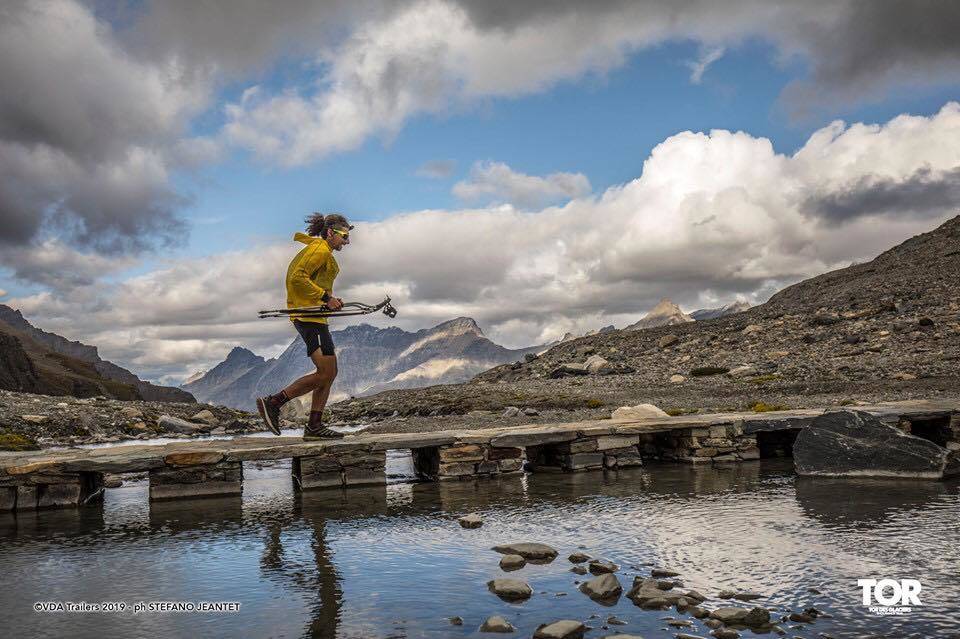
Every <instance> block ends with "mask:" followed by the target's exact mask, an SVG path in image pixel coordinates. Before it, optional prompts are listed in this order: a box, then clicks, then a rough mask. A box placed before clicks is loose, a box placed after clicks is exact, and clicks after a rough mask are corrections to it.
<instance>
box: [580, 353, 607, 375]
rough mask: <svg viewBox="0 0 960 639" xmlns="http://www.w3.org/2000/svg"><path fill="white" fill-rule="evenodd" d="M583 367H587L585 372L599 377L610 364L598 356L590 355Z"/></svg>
mask: <svg viewBox="0 0 960 639" xmlns="http://www.w3.org/2000/svg"><path fill="white" fill-rule="evenodd" d="M584 366H586V367H587V372H588V373H590V374H591V375H599V374H601V373H603V372H604V370H606V369H608V368H610V362H608V361H607V360H606V359H604V358H603V357H600V356H599V355H591V356H590V357H588V358H587V361H586V362H584Z"/></svg>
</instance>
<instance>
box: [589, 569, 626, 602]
mask: <svg viewBox="0 0 960 639" xmlns="http://www.w3.org/2000/svg"><path fill="white" fill-rule="evenodd" d="M580 592H582V593H583V594H585V595H587V596H588V597H590V598H591V599H594V600H597V601H609V600H612V599H617V598H618V597H620V595H621V594H623V586H621V585H620V581H619V580H618V579H617V576H616V575H614V574H612V573H606V574H603V575H600V576H599V577H594V578H593V579H591V580H590V581H588V582H586V583H584V584H581V585H580Z"/></svg>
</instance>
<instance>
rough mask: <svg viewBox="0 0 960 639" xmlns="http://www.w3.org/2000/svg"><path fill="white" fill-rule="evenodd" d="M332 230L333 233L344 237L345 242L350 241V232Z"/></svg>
mask: <svg viewBox="0 0 960 639" xmlns="http://www.w3.org/2000/svg"><path fill="white" fill-rule="evenodd" d="M330 230H331V231H333V232H334V233H336V234H337V235H339V236H340V237H342V238H343V239H345V240H349V239H350V231H344V230H341V229H330Z"/></svg>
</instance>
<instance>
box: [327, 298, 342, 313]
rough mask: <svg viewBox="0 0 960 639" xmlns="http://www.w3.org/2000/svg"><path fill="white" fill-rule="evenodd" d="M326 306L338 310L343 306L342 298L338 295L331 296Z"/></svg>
mask: <svg viewBox="0 0 960 639" xmlns="http://www.w3.org/2000/svg"><path fill="white" fill-rule="evenodd" d="M327 308H329V309H330V310H331V311H339V310H340V309H341V308H343V300H342V299H340V298H339V297H331V298H330V301H328V302H327Z"/></svg>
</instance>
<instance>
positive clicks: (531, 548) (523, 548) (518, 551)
mask: <svg viewBox="0 0 960 639" xmlns="http://www.w3.org/2000/svg"><path fill="white" fill-rule="evenodd" d="M493 550H495V551H497V552H499V553H501V554H504V555H520V556H521V557H523V558H524V559H549V560H553V559H555V558H556V557H557V550H556V548H553V547H551V546H548V545H547V544H540V543H536V542H521V543H517V544H503V545H500V546H494V547H493Z"/></svg>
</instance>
